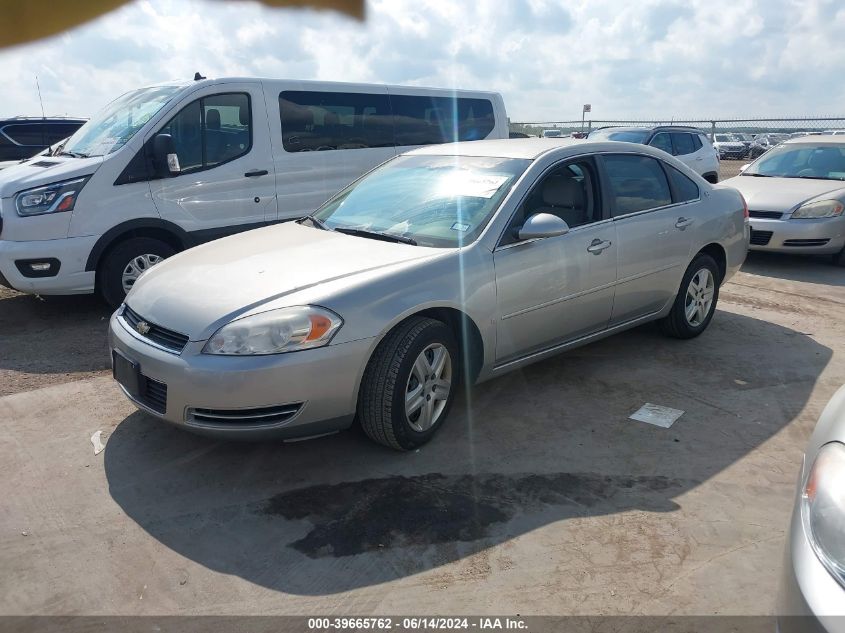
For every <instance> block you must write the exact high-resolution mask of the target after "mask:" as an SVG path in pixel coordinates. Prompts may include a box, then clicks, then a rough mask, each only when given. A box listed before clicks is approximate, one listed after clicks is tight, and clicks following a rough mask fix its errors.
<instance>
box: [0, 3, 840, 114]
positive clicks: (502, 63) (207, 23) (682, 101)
mask: <svg viewBox="0 0 845 633" xmlns="http://www.w3.org/2000/svg"><path fill="white" fill-rule="evenodd" d="M840 4H841V3H840V2H838V0H816V1H811V0H806V1H804V0H691V1H685V0H641V1H639V2H636V3H622V2H617V1H613V0H574V1H569V2H563V1H562V0H561V1H558V2H553V1H551V0H546V1H543V0H508V1H506V2H501V0H479V1H476V2H467V3H464V4H459V3H447V2H438V1H436V0H373V1H372V2H371V3H370V4H369V5H368V8H367V19H366V21H365V22H363V23H360V22H357V21H355V20H351V19H349V18H346V17H343V16H339V15H336V14H333V13H324V12H319V13H318V12H311V11H303V10H292V9H270V8H267V7H265V6H263V5H258V4H253V3H247V2H219V1H210V0H189V1H177V0H141V1H140V2H136V3H135V4H132V5H130V6H128V7H125V8H123V9H121V10H118V11H116V12H113V13H111V14H109V15H107V16H105V17H103V18H101V19H99V20H97V21H95V22H93V23H91V24H88V25H85V26H83V27H80V28H78V29H75V30H73V31H71V32H69V33H66V34H63V35H61V36H58V37H54V38H51V39H49V40H46V41H42V42H37V43H34V44H30V45H27V46H25V47H18V48H15V49H11V50H7V51H3V52H0V80H2V82H3V85H4V86H6V87H7V88H6V90H4V91H3V93H4V94H3V99H2V101H0V116H8V115H15V114H28V115H33V114H37V113H39V111H40V108H39V105H38V99H37V93H36V90H35V75H38V77H39V80H40V82H41V89H42V93H43V95H44V103H45V109H46V111H47V112H48V113H49V114H69V115H90V114H92V113H93V112H94V111H95V110H96V109H98V108H99V107H101V106H102V105H104V104H105V103H107V102H108V101H110V100H111V99H113V98H114V97H116V96H117V95H119V94H121V93H122V92H125V91H127V90H130V89H132V88H135V87H138V86H141V85H145V84H149V83H153V82H157V81H162V80H167V79H173V78H180V77H182V78H184V77H191V76H193V73H194V72H195V71H200V72H202V73H203V74H204V75H207V76H209V77H214V76H226V75H246V76H273V77H290V78H297V79H329V80H337V81H370V82H386V83H406V84H417V85H433V86H453V87H458V88H480V89H490V90H497V91H499V92H502V93H503V94H504V97H505V103H506V105H507V107H508V111H509V114H510V115H511V118H512V119H513V120H559V119H575V118H578V117H579V116H580V108H581V104H583V103H592V104H593V111H594V114H593V116H594V117H596V118H616V117H629V116H631V117H660V118H663V117H666V118H668V117H674V118H676V119H677V118H688V117H699V116H738V115H748V116H754V115H772V116H773V115H781V114H789V115H791V114H843V112H842V109H841V104H842V103H843V102H845V99H843V97H845V86H843V84H842V82H839V81H837V79H838V75H839V73H838V71H839V69H840V68H841V67H842V62H843V61H845V41H843V40H842V38H841V37H840V34H841V33H842V32H843V27H845V6H842V8H840ZM9 86H14V87H15V88H14V89H12V90H10V89H9V88H8V87H9Z"/></svg>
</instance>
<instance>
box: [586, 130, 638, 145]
mask: <svg viewBox="0 0 845 633" xmlns="http://www.w3.org/2000/svg"><path fill="white" fill-rule="evenodd" d="M647 137H648V131H647V130H613V129H608V130H596V131H595V132H592V133H590V139H591V140H592V139H595V140H602V139H607V140H608V141H623V142H625V143H645V140H646V138H647Z"/></svg>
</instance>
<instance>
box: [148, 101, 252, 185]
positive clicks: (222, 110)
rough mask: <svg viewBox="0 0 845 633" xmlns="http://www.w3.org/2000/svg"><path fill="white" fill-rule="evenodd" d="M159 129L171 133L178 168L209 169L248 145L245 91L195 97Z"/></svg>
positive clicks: (249, 126)
mask: <svg viewBox="0 0 845 633" xmlns="http://www.w3.org/2000/svg"><path fill="white" fill-rule="evenodd" d="M159 133H160V134H170V135H171V136H172V137H173V142H174V144H175V145H176V154H177V155H178V156H179V165H180V166H181V168H182V172H186V171H199V170H201V169H211V168H212V167H216V166H217V165H221V164H223V163H226V162H228V161H230V160H234V159H235V158H238V157H240V156H243V155H244V154H246V153H247V152H249V150H250V148H251V147H252V116H251V113H250V102H249V95H247V94H244V93H240V92H238V93H229V94H219V95H212V96H210V97H203V98H202V99H197V100H196V101H194V102H192V103H190V104H188V105H187V106H185V107H184V108H182V110H180V111H179V114H177V115H176V116H174V117H173V118H172V119H170V121H168V122H167V124H166V125H165V126H164V127H163V128H161V130H159Z"/></svg>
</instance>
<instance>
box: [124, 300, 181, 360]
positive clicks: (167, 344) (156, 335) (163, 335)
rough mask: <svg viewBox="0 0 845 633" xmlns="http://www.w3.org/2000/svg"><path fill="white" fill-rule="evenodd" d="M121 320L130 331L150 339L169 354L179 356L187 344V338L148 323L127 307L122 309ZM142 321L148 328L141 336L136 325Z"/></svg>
mask: <svg viewBox="0 0 845 633" xmlns="http://www.w3.org/2000/svg"><path fill="white" fill-rule="evenodd" d="M123 320H124V321H126V325H127V326H128V327H129V328H130V329H131V330H133V331H135V332H138V333H139V334H140V335H141V336H143V337H144V338H148V339H150V340H151V341H152V342H154V343H156V344H157V345H161V346H162V347H164V348H165V349H167V350H170V351H171V352H176V353H177V354H181V353H182V350H183V349H185V345H187V344H188V337H187V336H185V335H184V334H180V333H179V332H174V331H173V330H168V329H167V328H163V327H161V326H160V325H155V324H154V323H150V322H149V321H147V320H146V319H144V318H143V317H142V316H141V315H140V314H138V313H137V312H135V311H134V310H133V309H132V308H130V307H129V306H124V307H123ZM142 321H143V322H144V323H146V324H147V325H148V326H149V330H148V331H147V333H146V334H142V333H141V332H140V331H139V330H138V324H139V323H140V322H142Z"/></svg>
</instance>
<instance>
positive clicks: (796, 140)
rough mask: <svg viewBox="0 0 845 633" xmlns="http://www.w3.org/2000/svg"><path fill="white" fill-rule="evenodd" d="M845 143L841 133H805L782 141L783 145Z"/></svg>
mask: <svg viewBox="0 0 845 633" xmlns="http://www.w3.org/2000/svg"><path fill="white" fill-rule="evenodd" d="M808 143H810V144H812V145H845V139H843V138H842V135H841V134H839V135H836V136H834V135H833V134H807V135H806V136H794V137H792V138H789V139H787V140H785V141H784V142H783V144H784V145H806V144H808Z"/></svg>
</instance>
